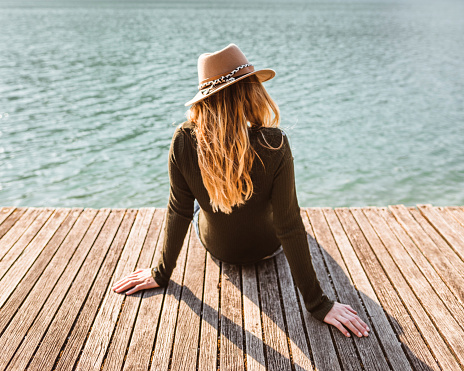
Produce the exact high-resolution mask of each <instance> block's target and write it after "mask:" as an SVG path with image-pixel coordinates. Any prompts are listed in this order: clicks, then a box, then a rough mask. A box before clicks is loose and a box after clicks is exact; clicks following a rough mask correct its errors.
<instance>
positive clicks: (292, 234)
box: [113, 44, 368, 336]
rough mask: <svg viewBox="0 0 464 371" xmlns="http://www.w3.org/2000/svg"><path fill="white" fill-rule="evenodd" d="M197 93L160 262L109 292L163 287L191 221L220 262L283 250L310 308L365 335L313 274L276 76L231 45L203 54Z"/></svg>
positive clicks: (174, 151)
mask: <svg viewBox="0 0 464 371" xmlns="http://www.w3.org/2000/svg"><path fill="white" fill-rule="evenodd" d="M198 74H199V86H198V88H199V91H198V93H197V94H196V95H195V97H194V98H193V99H192V100H190V101H189V102H187V103H186V105H191V108H190V109H189V111H188V112H187V118H188V120H187V121H186V122H184V123H183V124H181V125H179V126H178V127H177V129H176V131H175V133H174V135H173V139H172V142H171V147H170V150H169V178H170V195H169V202H168V207H167V212H166V223H165V234H164V236H165V237H164V242H163V247H162V253H161V256H160V258H159V261H158V262H157V265H156V266H155V267H153V268H152V269H151V277H149V276H148V272H147V270H140V271H137V272H134V273H133V274H132V275H130V276H128V277H126V278H125V279H123V280H121V281H119V282H118V283H117V284H116V285H115V286H114V287H113V288H114V289H115V291H116V290H118V291H117V292H120V291H122V290H123V289H127V288H130V287H133V286H135V287H134V288H133V289H132V290H130V291H129V292H128V293H133V292H136V291H137V290H139V289H141V288H150V287H157V286H166V285H167V284H168V283H169V279H170V276H171V274H172V272H173V270H174V268H175V266H176V261H177V257H178V256H179V253H180V250H181V248H182V245H183V241H184V239H185V236H186V233H187V230H188V228H189V225H190V223H191V222H192V220H193V222H194V227H195V230H196V232H197V234H198V237H199V239H200V241H201V243H202V244H203V246H204V247H205V248H206V249H207V250H208V251H209V252H210V254H211V255H213V256H214V257H216V258H217V259H219V260H221V261H223V262H227V263H231V264H249V263H255V262H258V261H261V260H264V259H268V258H270V257H272V256H274V255H275V254H277V253H279V252H280V251H283V252H284V253H285V257H286V259H287V261H288V263H289V266H290V269H291V272H292V277H293V279H294V281H295V283H296V286H297V287H298V289H299V290H300V292H301V294H302V297H303V300H304V304H305V307H306V309H307V310H308V311H309V312H311V314H312V315H313V316H314V317H315V318H317V319H318V320H320V321H325V322H327V323H330V324H333V325H334V326H336V327H337V328H339V330H340V331H342V332H343V333H344V334H345V335H346V336H349V333H348V331H347V330H346V329H345V328H344V327H343V326H342V323H343V324H345V326H347V327H348V328H349V329H350V330H352V331H356V333H357V335H358V336H362V334H361V332H359V331H363V334H364V336H367V331H368V328H367V325H366V324H365V323H364V322H363V321H362V320H361V319H360V318H359V317H358V316H357V315H356V312H355V311H354V310H353V309H352V308H351V307H350V306H348V305H344V304H340V303H336V302H334V300H331V299H329V298H328V297H327V296H326V295H325V294H324V293H323V291H322V289H321V286H320V284H319V281H318V279H317V277H316V273H315V271H314V268H313V265H312V261H311V255H310V250H309V244H308V239H307V233H306V230H305V227H304V224H303V221H302V219H301V216H300V207H299V205H298V200H297V194H296V187H295V174H294V166H293V155H292V151H291V147H290V143H289V141H288V138H287V135H286V134H285V133H284V132H283V131H281V130H280V129H279V128H278V126H279V122H280V116H279V109H278V107H277V105H276V104H275V102H274V101H273V100H272V99H271V97H270V96H269V95H268V93H267V92H266V90H265V88H264V87H263V85H262V82H264V81H266V80H269V79H271V78H273V77H274V75H275V72H274V71H273V70H270V69H262V70H255V69H254V67H253V66H252V65H251V64H250V63H249V62H248V60H247V59H246V57H245V55H244V54H243V53H242V52H241V50H240V49H239V48H238V47H237V46H236V45H234V44H230V45H229V46H228V47H226V48H224V49H222V50H220V51H218V52H215V53H205V54H202V55H201V56H200V58H199V60H198Z"/></svg>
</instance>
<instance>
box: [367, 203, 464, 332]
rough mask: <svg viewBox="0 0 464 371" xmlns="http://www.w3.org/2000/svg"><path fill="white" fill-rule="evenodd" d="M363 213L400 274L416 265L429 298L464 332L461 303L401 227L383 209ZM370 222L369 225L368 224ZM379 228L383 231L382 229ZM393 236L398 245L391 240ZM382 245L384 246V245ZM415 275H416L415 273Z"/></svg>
mask: <svg viewBox="0 0 464 371" xmlns="http://www.w3.org/2000/svg"><path fill="white" fill-rule="evenodd" d="M365 213H369V215H370V216H372V221H373V222H375V223H377V228H376V229H377V230H378V232H377V234H378V235H379V236H380V234H382V235H383V238H381V239H382V240H383V241H388V243H389V244H388V250H389V251H390V249H391V251H390V255H391V256H392V257H393V258H394V259H395V261H396V262H397V265H398V266H399V267H400V269H401V270H402V271H403V272H409V270H411V269H413V270H416V266H417V269H419V270H420V271H421V272H422V274H423V276H424V277H425V278H426V280H427V281H428V282H429V285H426V287H427V290H428V291H429V292H430V295H432V297H433V298H434V299H435V300H436V301H437V302H438V303H439V305H444V306H445V307H446V308H448V311H449V312H450V313H451V315H452V316H453V317H454V318H455V320H456V322H457V323H458V324H459V325H460V327H461V330H462V329H464V308H463V306H462V303H461V302H459V300H458V299H457V297H456V296H455V295H454V294H453V292H452V291H451V290H450V288H449V287H448V286H447V285H446V284H445V282H444V281H443V280H442V278H441V277H440V275H439V274H438V273H437V271H436V270H435V269H434V268H433V266H432V265H431V264H430V263H429V261H428V260H427V259H426V258H425V257H424V255H423V254H422V253H421V251H420V250H419V249H418V248H417V247H416V245H415V244H414V242H413V241H412V240H411V239H410V238H409V236H408V235H407V234H406V232H405V231H404V230H403V229H402V228H401V226H400V225H399V223H398V222H396V220H395V219H394V217H393V216H392V215H391V214H390V213H389V212H388V211H387V210H386V208H378V209H377V210H375V211H374V210H371V211H365ZM381 217H383V220H384V222H383V223H382V222H381V221H380V220H379V218H381ZM373 222H371V224H372V223H373ZM385 222H387V223H388V227H390V229H388V227H387V226H386V225H385ZM381 228H383V229H382V230H381ZM392 231H393V233H392ZM395 235H396V237H397V239H398V240H399V242H401V244H399V243H398V242H397V241H396V240H394V236H395ZM390 243H391V244H390ZM384 244H385V245H386V243H384ZM403 246H404V248H403ZM408 254H409V255H408ZM414 263H415V265H414ZM416 275H418V273H417V272H416ZM416 293H417V292H416ZM432 293H433V294H432ZM435 293H436V294H435ZM427 299H430V298H427ZM441 302H442V303H441ZM461 332H463V331H461ZM463 334H464V332H463Z"/></svg>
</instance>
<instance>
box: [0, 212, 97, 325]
mask: <svg viewBox="0 0 464 371" xmlns="http://www.w3.org/2000/svg"><path fill="white" fill-rule="evenodd" d="M96 213H97V212H96V211H95V210H91V209H89V210H86V211H84V213H82V214H80V216H79V219H78V220H77V222H76V223H75V224H74V226H73V228H72V229H71V232H70V233H69V234H68V235H67V236H66V239H65V240H64V242H63V243H62V244H61V245H60V246H66V248H63V247H62V248H61V249H59V250H58V252H57V253H56V255H55V256H53V257H52V256H50V257H48V259H47V257H46V256H45V255H44V254H42V255H41V256H40V257H39V259H40V258H43V260H42V261H40V260H39V259H38V262H36V263H37V264H38V265H37V269H31V270H29V272H28V273H27V275H26V276H25V278H24V280H23V282H22V283H21V285H19V286H18V288H16V290H14V291H13V293H12V294H11V296H10V297H9V298H8V301H6V302H5V303H4V304H2V307H1V309H0V333H2V332H3V331H4V330H5V328H6V327H7V325H8V323H9V322H10V320H11V318H12V317H13V316H14V315H15V313H16V312H17V311H18V308H19V307H20V306H21V304H22V303H23V301H24V300H25V298H26V297H27V296H28V295H32V296H33V297H34V298H35V302H36V305H37V307H36V308H34V309H36V311H35V312H32V315H34V314H37V313H38V311H39V308H40V306H41V305H42V304H43V302H45V300H46V298H47V296H46V295H45V294H47V295H48V293H47V291H44V289H45V290H46V289H48V290H51V289H52V288H53V285H54V284H55V281H57V280H58V278H59V277H60V275H61V273H62V272H63V270H64V269H65V267H66V264H67V263H68V260H69V259H70V258H71V256H72V254H73V253H74V251H75V249H76V247H77V245H78V244H79V242H80V240H81V239H82V237H83V236H84V234H85V232H86V230H87V228H88V226H89V225H90V223H91V222H92V219H93V218H94V217H95V215H96ZM50 259H51V261H50ZM49 261H50V264H49V265H48V266H47V264H48V262H49ZM45 266H47V267H46V268H45V270H44V269H43V267H45ZM42 271H43V275H42ZM41 275H42V276H41ZM39 277H40V279H39ZM42 277H43V278H42ZM47 278H50V279H51V280H53V281H50V282H53V284H52V283H50V285H51V286H50V285H47V281H46V279H47ZM37 279H39V281H38V284H39V285H40V292H37V291H38V290H39V289H38V288H35V286H34V285H35V284H36V281H37ZM40 294H42V295H40ZM36 295H37V296H36ZM29 310H31V308H30V309H29ZM21 311H22V310H21ZM31 318H32V317H31ZM31 321H32V319H31ZM29 324H30V323H29ZM24 331H27V329H25V330H24Z"/></svg>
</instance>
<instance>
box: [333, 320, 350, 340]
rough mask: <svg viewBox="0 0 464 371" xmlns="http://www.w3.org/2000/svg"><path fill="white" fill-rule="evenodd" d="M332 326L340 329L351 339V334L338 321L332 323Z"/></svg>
mask: <svg viewBox="0 0 464 371" xmlns="http://www.w3.org/2000/svg"><path fill="white" fill-rule="evenodd" d="M331 324H332V325H334V326H335V327H336V328H338V329H339V330H340V332H341V333H342V334H343V335H345V336H346V337H351V335H350V333H349V332H348V331H347V329H346V328H344V327H343V325H342V324H341V323H340V322H339V321H337V320H336V319H333V320H332V321H331Z"/></svg>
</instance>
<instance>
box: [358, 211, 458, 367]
mask: <svg viewBox="0 0 464 371" xmlns="http://www.w3.org/2000/svg"><path fill="white" fill-rule="evenodd" d="M363 214H364V212H363ZM364 215H365V214H364ZM366 218H367V217H366ZM355 219H356V218H355ZM367 220H368V221H369V224H370V225H371V227H372V229H373V230H374V232H375V234H376V236H377V237H378V239H379V240H380V242H381V243H382V245H383V246H384V249H385V251H386V252H387V254H388V256H389V257H390V259H391V260H392V261H393V263H394V264H395V266H396V267H397V269H398V271H399V272H400V274H401V276H402V277H403V278H404V280H405V281H406V284H407V285H408V287H409V289H410V290H411V291H412V293H413V294H414V297H415V298H416V299H417V301H418V302H419V304H420V305H421V306H422V309H423V310H424V312H425V313H426V314H427V316H428V317H429V319H430V322H431V323H432V324H433V325H434V326H435V328H436V329H437V332H438V333H439V334H440V336H441V337H442V339H443V341H444V342H445V343H446V345H447V346H448V348H449V350H450V352H451V354H452V355H453V357H454V358H455V360H456V362H457V363H458V364H460V365H461V362H460V361H459V359H458V357H457V355H456V354H455V350H454V349H453V347H452V346H451V344H450V343H449V342H448V340H447V338H446V336H444V334H443V332H442V331H441V330H440V329H439V326H438V324H437V323H436V322H435V320H434V319H433V318H432V316H431V315H430V313H429V311H428V310H427V309H426V307H424V304H423V302H422V300H421V299H420V298H419V296H418V295H417V293H416V292H415V290H414V288H413V287H412V286H411V284H410V283H409V281H408V279H407V277H406V276H405V274H404V273H403V271H402V270H401V269H400V267H399V266H398V264H397V262H396V260H395V259H394V258H393V257H392V256H391V254H390V251H389V250H388V249H387V248H386V247H385V244H384V242H383V240H382V239H381V238H380V237H379V236H378V234H377V231H376V229H375V228H374V227H373V226H372V224H371V223H370V220H369V219H368V218H367ZM387 227H388V228H389V229H390V230H391V228H390V227H389V226H388V224H387ZM360 229H361V227H360ZM361 231H362V230H361ZM405 232H406V231H405ZM362 233H363V235H364V231H362ZM406 233H407V232H406ZM392 235H393V236H394V237H395V238H396V239H397V240H398V242H399V243H400V244H401V245H402V246H404V245H403V244H402V243H401V241H400V240H399V239H398V237H397V236H396V234H395V233H394V232H393V231H392ZM364 238H365V239H366V241H367V242H368V244H369V246H370V247H371V250H372V251H373V252H374V254H375V256H376V259H377V260H378V261H379V263H380V265H381V267H382V270H383V271H384V274H385V276H386V277H387V279H388V280H389V281H390V284H391V285H392V287H393V289H394V290H395V292H396V294H397V296H398V297H399V298H400V300H401V303H402V304H403V306H404V307H405V309H406V311H407V312H408V314H409V316H410V318H411V319H412V321H413V323H414V325H415V326H416V329H417V330H418V332H419V334H420V335H421V337H422V339H423V340H424V342H425V344H427V347H428V348H429V350H430V352H431V353H432V355H433V357H434V358H435V359H437V357H436V355H435V354H434V352H433V351H432V349H431V348H430V346H429V344H428V342H427V341H426V340H425V338H424V336H423V334H422V331H420V329H419V327H418V325H417V323H416V321H415V320H414V317H413V316H412V315H411V313H410V311H409V310H408V307H407V306H406V304H405V303H404V301H403V298H402V297H401V295H400V294H399V292H398V290H397V288H396V286H395V285H394V284H393V281H392V280H391V279H390V277H389V275H388V274H387V273H386V269H385V267H384V265H383V264H382V262H381V260H380V259H379V258H378V257H377V254H376V252H375V250H374V249H373V248H372V246H371V244H370V242H369V241H368V239H367V237H366V236H364ZM408 254H409V253H408ZM413 260H414V259H413ZM414 264H415V265H416V268H417V269H419V272H420V273H421V274H422V275H423V276H424V277H425V280H426V282H427V283H429V284H430V282H429V280H428V279H427V277H426V276H425V275H424V274H423V272H422V270H421V269H420V268H419V267H417V264H416V263H415V262H414ZM430 286H431V287H432V290H433V292H435V294H437V296H438V297H439V298H440V300H441V301H442V302H443V300H442V299H441V297H440V295H439V294H438V293H437V292H436V291H435V288H434V287H433V285H430ZM443 304H444V306H445V308H446V310H448V312H450V310H449V309H448V307H447V306H446V304H445V303H443ZM382 309H383V307H382ZM384 312H385V310H384ZM385 314H386V315H387V319H388V321H389V323H390V326H392V324H391V321H390V318H389V316H388V313H385ZM450 315H451V317H453V318H454V316H453V314H452V313H451V312H450ZM456 322H457V321H456ZM457 323H458V325H459V327H461V325H460V324H459V322H457ZM392 328H393V332H394V333H395V334H396V332H395V328H394V326H392ZM461 328H462V327H461ZM397 337H398V335H397ZM398 340H399V339H398ZM400 343H401V344H402V345H403V343H402V342H401V341H400ZM402 348H403V351H404V347H402ZM382 349H383V348H382ZM407 353H408V352H405V354H406V357H407V359H408V360H409V362H410V363H411V360H410V358H409V357H408V354H407ZM411 367H413V364H412V363H411Z"/></svg>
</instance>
